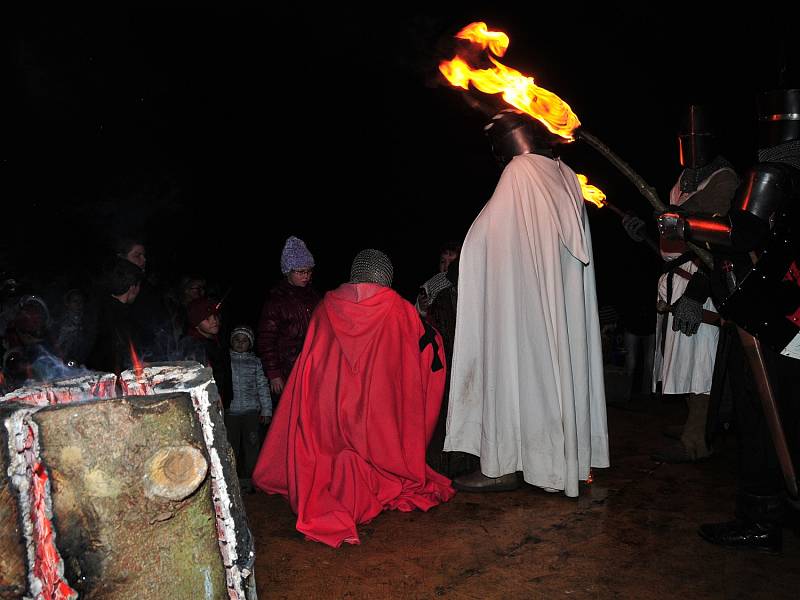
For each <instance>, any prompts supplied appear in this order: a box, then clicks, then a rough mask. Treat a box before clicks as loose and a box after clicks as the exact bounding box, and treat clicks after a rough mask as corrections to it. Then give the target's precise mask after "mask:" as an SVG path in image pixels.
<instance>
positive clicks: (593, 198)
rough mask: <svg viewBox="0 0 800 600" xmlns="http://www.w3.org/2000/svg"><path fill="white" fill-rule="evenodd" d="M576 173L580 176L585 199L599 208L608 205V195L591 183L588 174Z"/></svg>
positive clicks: (579, 180) (579, 179)
mask: <svg viewBox="0 0 800 600" xmlns="http://www.w3.org/2000/svg"><path fill="white" fill-rule="evenodd" d="M576 175H577V176H578V182H580V184H581V192H582V193H583V199H584V200H586V201H587V202H591V203H592V204H594V205H595V206H596V207H597V208H603V207H604V206H605V205H606V203H605V199H606V195H605V194H604V193H603V190H601V189H600V188H598V187H597V186H594V185H592V184H590V183H589V179H588V178H587V177H586V175H581V174H580V173H576Z"/></svg>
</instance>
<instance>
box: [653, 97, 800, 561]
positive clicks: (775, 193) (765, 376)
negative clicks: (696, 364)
mask: <svg viewBox="0 0 800 600" xmlns="http://www.w3.org/2000/svg"><path fill="white" fill-rule="evenodd" d="M758 118H759V122H758V129H759V139H758V147H759V150H758V159H759V162H758V163H757V164H756V165H755V166H754V167H753V168H752V169H750V171H749V172H748V173H747V175H746V177H745V178H744V181H743V183H742V184H741V186H740V187H739V188H738V190H737V192H736V195H735V198H734V201H733V204H732V207H731V210H730V211H729V213H728V214H727V215H725V216H722V215H713V214H701V213H695V212H690V213H685V214H680V213H677V212H674V211H673V212H669V213H665V214H663V215H661V216H660V217H659V219H658V225H659V229H660V231H661V235H662V237H663V238H665V239H677V240H685V241H692V242H694V243H696V244H699V245H702V246H705V247H707V248H710V249H711V250H712V251H713V252H714V257H715V269H714V272H713V273H712V274H711V276H709V277H707V278H706V281H705V282H704V284H705V286H706V288H707V290H708V291H709V292H710V293H713V295H714V297H715V298H716V303H717V306H718V308H719V310H720V313H721V314H722V316H723V317H724V318H725V319H728V320H731V321H733V322H734V323H735V324H736V325H737V326H738V327H739V328H741V330H742V331H743V332H748V333H744V334H742V335H741V338H742V342H743V344H744V343H745V342H747V340H748V337H749V339H750V340H753V339H754V338H753V337H750V334H752V336H755V338H757V339H758V344H759V345H760V346H761V352H762V353H763V364H764V365H765V366H766V369H764V368H760V369H759V368H758V365H757V364H756V363H755V362H753V361H746V360H745V354H744V352H743V349H742V346H737V347H736V348H735V349H734V351H732V352H731V353H730V356H729V361H730V364H729V371H730V373H731V374H732V375H738V377H739V380H738V381H737V382H735V383H734V385H733V386H732V388H733V390H734V391H735V392H736V393H735V394H734V396H733V400H734V412H735V416H736V428H737V435H738V440H739V455H740V460H739V472H738V481H737V485H738V490H737V496H736V519H735V520H733V521H730V522H725V523H716V524H706V525H702V526H701V527H700V535H701V536H702V537H703V538H704V539H706V540H707V541H709V542H711V543H714V544H720V545H726V546H739V547H752V548H757V549H761V550H766V551H771V552H775V551H779V550H780V549H781V545H782V526H783V525H784V524H785V523H786V522H787V520H788V517H789V516H790V512H791V510H790V509H791V507H792V506H793V505H794V506H796V503H793V502H787V500H788V499H789V498H788V495H787V491H786V490H787V489H788V490H796V487H797V484H796V480H795V481H792V479H793V477H789V476H787V473H793V464H794V465H796V464H798V460H797V459H798V429H800V410H798V409H799V408H800V403H798V401H797V400H798V398H800V362H798V359H800V270H799V269H798V266H799V265H800V241H799V240H800V238H798V237H797V228H798V225H800V224H799V223H798V209H800V90H799V89H792V90H776V91H772V92H767V93H765V94H763V95H762V96H761V97H760V98H759V112H758ZM701 283H702V282H701ZM698 287H700V286H698ZM751 356H752V354H751ZM766 384H769V385H770V387H771V389H772V392H773V394H774V399H775V403H776V404H777V410H775V409H772V410H770V409H768V408H762V406H761V404H760V402H759V394H760V393H761V392H759V390H764V389H765V387H764V386H765V385H766ZM762 395H763V393H762ZM770 417H772V418H773V422H774V419H775V418H777V419H778V420H779V422H780V423H781V424H782V427H778V428H777V431H774V430H773V431H771V430H770V429H769V427H768V425H769V420H770ZM781 439H783V443H782V444H781V442H780V440H781ZM773 442H777V443H775V444H773ZM781 446H783V448H784V449H785V450H783V451H781V450H780V448H781ZM776 447H777V448H779V450H778V451H777V452H776V450H775V448H776ZM794 500H796V499H794Z"/></svg>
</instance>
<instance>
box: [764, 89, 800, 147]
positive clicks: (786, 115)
mask: <svg viewBox="0 0 800 600" xmlns="http://www.w3.org/2000/svg"><path fill="white" fill-rule="evenodd" d="M793 140H800V89H794V90H772V91H770V92H764V93H763V94H761V96H760V97H759V99H758V147H759V148H770V147H772V146H777V145H779V144H783V143H785V142H791V141H793Z"/></svg>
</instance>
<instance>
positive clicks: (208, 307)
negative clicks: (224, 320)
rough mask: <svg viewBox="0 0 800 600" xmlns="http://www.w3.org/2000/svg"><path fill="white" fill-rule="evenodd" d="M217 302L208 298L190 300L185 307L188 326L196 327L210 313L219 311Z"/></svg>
mask: <svg viewBox="0 0 800 600" xmlns="http://www.w3.org/2000/svg"><path fill="white" fill-rule="evenodd" d="M217 305H218V303H217V302H214V301H213V300H209V299H208V298H198V299H197V300H192V301H191V302H190V303H189V305H188V306H187V307H186V318H187V319H188V321H189V326H190V327H197V326H198V325H200V323H202V322H203V321H205V320H206V319H207V318H208V317H210V316H211V315H216V314H217V313H219V310H218V308H217Z"/></svg>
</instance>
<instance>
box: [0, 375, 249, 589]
mask: <svg viewBox="0 0 800 600" xmlns="http://www.w3.org/2000/svg"><path fill="white" fill-rule="evenodd" d="M118 392H121V394H122V395H119V394H118ZM219 404H220V401H219V395H218V393H217V389H216V386H215V385H214V381H213V379H212V376H211V370H210V369H206V368H204V367H202V366H201V365H199V364H197V363H190V362H183V363H164V364H153V365H149V366H147V367H144V368H141V369H137V370H136V371H126V372H124V373H122V375H121V376H120V377H119V378H117V377H116V376H114V375H113V374H104V373H96V374H90V375H84V376H81V377H76V378H72V379H63V380H59V381H55V382H51V383H47V384H39V385H34V386H28V387H25V388H22V389H20V390H17V391H15V392H13V393H11V394H8V395H6V396H4V397H2V398H0V421H1V422H2V426H0V467H2V474H0V599H3V600H5V599H6V598H21V597H26V598H37V599H51V598H52V599H68V598H78V597H81V598H114V599H131V600H132V599H134V598H136V599H153V600H156V599H162V598H176V599H177V598H186V599H196V598H209V599H212V598H213V599H218V598H221V599H226V598H229V599H235V600H239V599H241V600H253V599H254V598H255V582H254V577H253V575H252V569H253V562H254V558H255V556H254V552H253V541H252V538H251V536H250V530H249V529H248V527H247V521H246V517H245V511H244V506H243V504H242V499H241V494H240V490H239V484H238V479H237V477H236V468H235V464H234V459H233V453H232V451H231V448H230V446H229V445H228V442H227V438H226V434H225V427H224V424H223V419H222V414H221V411H220V407H219Z"/></svg>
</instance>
